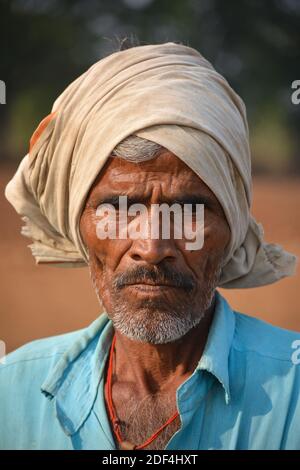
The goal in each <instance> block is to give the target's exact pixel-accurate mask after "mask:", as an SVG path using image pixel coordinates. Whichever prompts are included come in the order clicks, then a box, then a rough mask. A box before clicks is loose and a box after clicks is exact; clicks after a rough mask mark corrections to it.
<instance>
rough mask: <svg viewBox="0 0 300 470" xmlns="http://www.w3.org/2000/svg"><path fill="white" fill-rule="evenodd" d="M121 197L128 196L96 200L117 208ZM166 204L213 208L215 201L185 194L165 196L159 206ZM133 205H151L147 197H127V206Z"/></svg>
mask: <svg viewBox="0 0 300 470" xmlns="http://www.w3.org/2000/svg"><path fill="white" fill-rule="evenodd" d="M119 196H127V195H126V194H111V195H107V196H103V197H99V198H96V197H95V201H96V202H97V205H101V204H111V205H112V206H114V207H117V206H118V205H119ZM163 203H166V204H168V205H172V204H180V205H183V204H204V205H205V206H208V207H211V206H212V205H214V200H213V199H212V198H211V197H209V196H207V195H195V194H191V195H188V194H185V195H182V196H177V197H174V198H168V197H166V196H163V197H162V198H161V199H160V201H159V204H163ZM132 204H145V205H147V204H149V198H148V197H146V196H141V197H138V196H127V205H128V206H131V205H132Z"/></svg>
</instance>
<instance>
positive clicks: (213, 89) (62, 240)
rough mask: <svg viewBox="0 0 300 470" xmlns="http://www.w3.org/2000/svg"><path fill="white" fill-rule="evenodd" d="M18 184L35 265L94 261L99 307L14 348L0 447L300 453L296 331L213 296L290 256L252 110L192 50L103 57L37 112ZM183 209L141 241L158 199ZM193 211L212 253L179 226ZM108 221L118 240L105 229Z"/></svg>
mask: <svg viewBox="0 0 300 470" xmlns="http://www.w3.org/2000/svg"><path fill="white" fill-rule="evenodd" d="M6 196H7V198H8V199H9V201H10V202H11V203H12V204H13V206H14V207H15V209H16V210H17V211H18V213H19V214H21V215H22V217H23V218H24V220H25V222H26V226H25V228H24V229H23V233H24V234H25V235H27V236H29V237H30V238H31V239H32V240H33V245H32V246H31V248H32V252H33V255H34V256H35V258H36V260H37V262H38V263H52V264H59V265H62V266H81V265H88V266H89V269H90V274H91V279H92V283H93V286H94V288H95V290H96V293H97V295H98V298H99V301H100V303H101V304H102V305H103V307H104V310H105V312H104V313H103V314H102V315H100V317H99V318H98V319H97V320H95V322H94V323H93V324H92V325H90V326H89V327H88V328H86V329H84V330H81V331H77V332H74V333H70V334H67V335H62V336H58V337H55V338H48V339H43V340H39V341H34V342H33V343H30V344H28V345H25V346H24V347H22V348H20V349H19V350H17V351H15V352H14V353H12V354H10V355H9V356H8V357H7V358H6V364H5V365H4V366H2V367H1V368H0V374H1V400H0V412H1V421H0V422H1V430H0V446H1V448H5V449H12V448H15V449H147V450H149V449H296V448H300V432H299V424H298V423H299V419H300V404H299V400H298V394H299V379H300V374H299V367H297V366H296V364H294V363H293V361H292V353H293V349H292V348H293V346H292V345H293V344H294V342H295V340H297V339H298V337H299V335H297V334H296V333H293V332H289V331H286V330H282V329H279V328H276V327H273V326H271V325H268V324H266V323H264V322H262V321H259V320H257V319H254V318H251V317H248V316H246V315H243V314H240V313H237V312H233V311H232V309H231V308H230V306H229V305H228V303H227V302H226V300H225V299H224V298H223V297H222V296H221V294H220V293H219V292H218V291H217V290H216V287H217V286H222V287H225V288H243V287H249V288H251V287H255V286H262V285H265V284H270V283H272V282H275V281H278V280H279V279H281V278H282V277H285V276H288V275H292V274H293V272H294V270H295V261H296V260H295V257H294V256H293V255H291V254H289V253H287V252H285V251H283V249H282V248H281V247H279V246H277V245H272V244H267V243H265V242H264V240H263V230H262V228H261V226H260V225H258V224H257V223H256V221H255V219H254V218H253V217H252V216H251V215H250V205H251V165H250V152H249V145H248V128H247V119H246V114H245V108H244V104H243V102H242V100H241V99H240V98H239V97H238V96H237V95H236V94H235V92H234V91H233V90H232V89H231V87H230V86H229V85H228V83H227V82H226V80H225V79H224V78H223V77H222V76H220V75H219V74H218V73H217V72H216V71H215V70H214V69H213V67H212V66H211V64H209V63H208V62H207V61H206V60H205V59H204V58H203V57H202V56H201V55H200V54H199V53H198V52H197V51H195V50H194V49H192V48H189V47H186V46H184V45H180V44H175V43H166V44H158V45H147V46H138V47H133V48H131V49H128V50H124V51H119V52H117V53H114V54H112V55H110V56H108V57H106V58H105V59H102V60H101V61H99V62H98V63H96V64H95V65H94V66H93V67H91V68H90V69H89V70H88V71H87V72H86V73H85V74H83V75H82V76H81V77H79V78H78V79H77V80H76V81H75V82H74V83H72V84H71V85H70V86H69V87H68V88H67V89H66V90H65V91H64V92H63V94H62V95H61V96H60V97H59V98H58V100H57V101H56V102H55V104H54V106H53V110H52V113H51V114H50V115H49V116H48V117H47V118H46V119H45V120H44V121H43V122H42V123H41V124H40V126H39V128H38V129H37V131H36V132H35V133H34V135H33V137H32V140H31V148H30V152H29V154H28V155H27V156H26V157H25V158H24V159H23V161H22V162H21V164H20V167H19V169H18V171H17V173H16V175H15V176H14V178H13V180H12V181H11V182H10V183H9V185H8V186H7V188H6ZM121 197H126V198H127V199H126V200H127V202H128V205H129V206H130V208H131V209H130V208H129V209H128V212H127V213H126V214H125V219H124V211H123V209H122V206H121ZM173 203H174V204H177V206H176V208H177V209H176V210H177V212H176V211H175V212H176V214H175V212H174V214H173V217H171V215H170V219H169V222H170V225H171V226H172V228H173V229H174V230H173V232H172V234H171V235H170V237H164V236H163V235H162V233H161V231H160V232H159V236H158V237H152V236H151V235H152V232H151V235H150V236H149V232H147V236H145V237H144V236H142V233H143V230H144V228H145V225H147V227H148V224H150V225H151V223H152V218H151V219H150V217H152V208H153V207H154V206H155V205H160V204H166V205H167V206H170V205H171V204H173ZM136 204H139V207H141V205H143V207H145V208H146V211H145V212H144V216H143V217H142V215H141V214H142V212H140V213H139V212H138V211H137V210H133V206H135V205H136ZM203 205H204V226H203V224H202V226H201V224H200V225H199V226H198V225H197V220H198V219H197V215H198V212H197V211H198V209H199V207H203ZM103 207H104V208H106V209H107V210H106V212H105V211H103V210H102V209H103ZM186 207H187V208H188V209H189V211H190V212H189V217H186V219H185V218H182V219H181V223H182V224H185V223H186V224H187V226H188V228H189V229H193V228H195V227H196V232H194V233H195V234H197V230H198V229H199V227H200V229H201V227H202V229H203V235H204V243H203V246H201V248H197V249H191V248H190V246H189V245H187V238H188V236H187V233H188V232H185V231H184V232H183V235H182V236H181V238H180V237H176V236H175V232H176V230H177V231H178V229H179V228H180V227H179V225H180V223H177V222H176V220H177V219H176V220H175V215H178V213H179V209H178V208H183V209H185V208H186ZM99 208H100V209H101V210H102V212H101V210H100V212H99ZM135 209H136V207H135ZM130 210H131V212H130ZM109 211H110V212H109ZM150 214H151V215H150ZM107 216H108V218H107V219H106V222H107V226H108V225H109V223H108V222H109V221H110V222H113V223H114V224H115V225H113V227H115V228H116V227H117V229H118V230H117V231H118V235H119V236H117V237H116V236H112V232H113V231H112V232H110V231H109V230H108V232H107V233H108V235H109V236H107V237H101V236H99V233H100V231H101V230H100V229H99V223H100V226H101V223H102V222H103V220H104V219H105V217H107ZM162 219H163V217H162ZM122 220H123V222H124V220H125V222H126V223H125V225H124V224H123V223H121V221H122ZM159 220H160V221H159V224H160V223H161V224H163V220H161V219H159ZM133 225H134V226H135V228H137V226H138V225H139V226H140V227H139V228H140V232H139V231H138V230H136V232H135V235H136V233H139V234H140V235H139V236H134V237H133V236H128V228H129V226H130V227H131V228H132V226H133ZM110 227H111V226H110ZM124 227H125V228H126V234H127V236H120V234H122V235H123V234H124V233H125V232H124V231H123V230H124ZM100 228H101V227H100ZM175 229H176V230H175ZM200 229H199V230H200ZM130 233H132V232H130ZM113 235H115V233H114V234H113Z"/></svg>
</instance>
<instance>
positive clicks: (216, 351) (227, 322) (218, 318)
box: [196, 291, 235, 404]
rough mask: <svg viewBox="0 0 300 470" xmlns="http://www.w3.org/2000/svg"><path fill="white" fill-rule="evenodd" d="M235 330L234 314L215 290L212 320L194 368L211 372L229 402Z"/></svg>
mask: <svg viewBox="0 0 300 470" xmlns="http://www.w3.org/2000/svg"><path fill="white" fill-rule="evenodd" d="M234 330H235V315H234V312H233V311H232V309H231V307H230V306H229V304H228V302H227V301H226V300H225V298H224V297H223V296H222V295H221V294H220V292H218V291H216V304H215V312H214V317H213V321H212V324H211V327H210V330H209V334H208V338H207V341H206V345H205V348H204V351H203V354H202V356H201V359H200V361H199V363H198V365H197V367H196V370H199V371H200V370H206V371H208V372H210V373H211V374H213V375H214V376H215V377H216V378H217V379H218V381H219V382H220V383H221V385H222V386H223V388H224V392H225V401H226V403H227V404H228V403H229V402H230V398H231V397H230V380H229V354H230V350H231V345H232V341H233V336H234Z"/></svg>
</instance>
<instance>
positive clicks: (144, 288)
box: [80, 150, 230, 344]
mask: <svg viewBox="0 0 300 470" xmlns="http://www.w3.org/2000/svg"><path fill="white" fill-rule="evenodd" d="M119 195H123V196H124V195H126V196H127V197H128V206H129V207H130V204H132V203H142V204H144V205H146V206H147V208H150V207H151V205H152V204H162V203H167V204H170V205H172V203H173V202H175V201H176V202H178V203H182V204H186V203H193V204H195V203H198V204H201V203H203V202H204V207H205V211H204V245H203V247H202V248H201V249H199V250H193V251H190V250H188V249H187V248H186V242H187V240H186V239H184V238H182V239H176V238H174V236H172V231H171V237H170V238H169V239H163V237H159V238H158V239H151V237H149V238H147V239H143V238H142V237H141V238H138V239H131V238H127V239H109V238H107V239H102V240H101V239H99V238H98V236H97V233H96V225H97V215H96V211H97V208H98V206H99V205H100V204H103V203H111V202H112V200H113V198H115V199H116V196H117V197H118V196H119ZM116 213H117V214H118V207H117V206H116ZM80 231H81V236H82V239H83V241H84V243H85V244H86V246H87V248H88V251H89V256H90V262H89V267H90V272H91V278H92V282H93V285H94V287H95V289H96V292H97V295H98V298H99V299H101V301H102V303H103V305H104V308H105V310H106V312H107V314H108V315H109V317H110V318H111V319H112V321H113V324H114V327H115V328H116V329H117V330H118V331H120V333H123V334H124V335H126V336H127V337H129V338H131V339H133V340H137V341H143V342H149V343H153V344H162V343H168V342H171V341H175V340H176V339H178V338H180V337H182V336H183V335H185V334H186V333H187V332H188V331H189V330H190V329H191V328H193V327H194V326H196V325H197V324H198V323H199V322H200V320H201V319H202V317H203V315H204V313H205V311H206V310H207V309H208V308H209V307H210V305H211V302H212V300H213V296H214V290H215V287H216V286H217V283H218V279H219V276H220V269H221V261H222V257H223V254H224V250H225V248H226V246H227V244H228V243H229V240H230V229H229V226H228V224H227V221H226V219H225V216H224V213H223V209H222V207H221V205H220V204H219V202H218V200H217V198H216V197H215V195H214V194H213V193H212V191H211V190H210V189H209V188H208V187H207V186H206V184H205V183H204V182H203V181H202V180H201V179H200V178H199V177H198V176H197V175H196V174H195V173H194V172H193V171H192V170H191V169H190V168H189V167H188V166H187V165H186V164H185V163H183V162H182V161H181V160H180V159H179V158H177V157H176V156H175V155H174V154H172V153H171V152H169V151H167V150H166V151H163V152H162V153H161V154H160V155H159V156H158V157H156V158H155V159H153V160H149V161H146V162H143V163H138V164H137V163H131V162H127V161H125V160H122V159H119V158H116V157H114V158H112V157H110V158H109V160H108V161H107V163H106V165H105V167H104V168H103V169H102V171H101V172H100V174H99V176H98V178H97V180H96V181H95V183H94V185H93V187H92V188H91V191H90V193H89V196H88V198H87V201H86V205H85V208H84V210H83V213H82V216H81V221H80Z"/></svg>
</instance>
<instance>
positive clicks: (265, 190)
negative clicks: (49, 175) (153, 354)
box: [0, 166, 300, 352]
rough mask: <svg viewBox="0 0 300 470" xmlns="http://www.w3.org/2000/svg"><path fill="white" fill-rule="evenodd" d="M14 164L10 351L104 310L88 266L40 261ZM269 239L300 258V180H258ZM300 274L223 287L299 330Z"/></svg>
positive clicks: (6, 292) (5, 267) (7, 227)
mask: <svg viewBox="0 0 300 470" xmlns="http://www.w3.org/2000/svg"><path fill="white" fill-rule="evenodd" d="M14 171H15V167H8V166H1V167H0V211H1V222H2V223H1V232H0V259H1V267H0V295H1V304H0V339H2V340H3V341H5V343H6V347H7V352H8V351H11V350H13V349H15V348H17V347H19V346H21V345H22V344H24V343H26V342H28V341H30V340H32V339H35V338H40V337H45V336H50V335H55V334H60V333H64V332H67V331H71V330H75V329H78V328H82V327H84V326H86V325H88V324H89V323H90V322H91V321H93V319H95V317H96V316H97V314H98V313H99V311H100V309H99V307H98V304H97V300H96V297H95V294H94V292H93V290H92V287H91V285H90V280H89V275H88V270H87V269H83V268H78V269H63V268H54V267H49V266H39V267H37V266H36V265H35V262H34V259H33V258H32V256H31V252H30V249H29V248H27V245H28V243H29V240H28V239H26V238H24V237H22V236H21V235H20V227H21V222H20V218H19V216H18V215H17V214H16V213H15V212H14V210H13V208H12V207H11V206H10V205H9V203H8V202H7V201H6V200H5V198H4V195H3V191H4V187H5V184H6V183H7V182H8V181H9V179H10V178H11V176H12V175H13V173H14ZM253 212H254V214H255V216H256V218H257V220H258V221H260V222H262V223H263V225H264V228H265V234H266V239H267V240H268V241H270V242H276V243H280V244H282V245H283V246H284V247H285V249H287V250H289V251H292V252H293V253H295V254H297V255H298V256H300V216H299V214H300V180H299V179H276V180H274V179H273V180H271V179H268V178H267V179H266V178H256V179H255V181H254V210H253ZM299 271H300V268H298V271H297V275H296V276H295V277H293V278H290V279H284V280H282V281H280V282H278V283H275V284H273V285H271V286H267V287H260V288H257V289H244V290H223V289H221V292H222V294H223V295H224V296H225V297H226V298H227V299H228V300H229V302H230V303H231V305H232V306H233V307H234V308H235V309H236V310H239V311H241V312H243V313H247V314H250V315H253V316H256V317H259V318H262V319H264V320H266V321H269V322H270V323H273V324H274V325H278V326H281V327H284V328H289V329H294V330H297V331H300V272H299Z"/></svg>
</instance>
